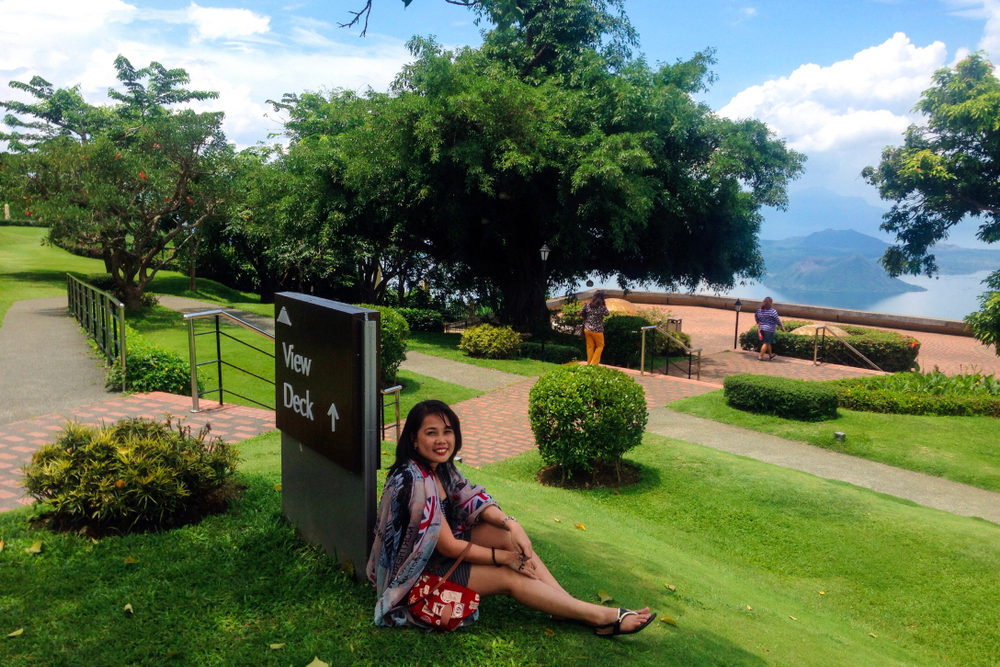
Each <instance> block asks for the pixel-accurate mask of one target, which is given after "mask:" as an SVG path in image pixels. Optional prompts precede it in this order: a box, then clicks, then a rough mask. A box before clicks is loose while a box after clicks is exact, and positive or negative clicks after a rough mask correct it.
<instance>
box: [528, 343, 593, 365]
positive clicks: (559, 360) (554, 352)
mask: <svg viewBox="0 0 1000 667" xmlns="http://www.w3.org/2000/svg"><path fill="white" fill-rule="evenodd" d="M519 351H520V354H521V356H522V357H527V358H528V359H538V360H540V361H548V362H551V363H553V364H567V363H569V362H571V361H579V360H580V359H583V357H584V356H585V355H584V354H581V352H580V349H579V348H578V347H576V346H572V345H558V344H554V343H546V344H545V353H544V355H543V354H542V344H541V343H532V342H529V343H521V346H520V348H519Z"/></svg>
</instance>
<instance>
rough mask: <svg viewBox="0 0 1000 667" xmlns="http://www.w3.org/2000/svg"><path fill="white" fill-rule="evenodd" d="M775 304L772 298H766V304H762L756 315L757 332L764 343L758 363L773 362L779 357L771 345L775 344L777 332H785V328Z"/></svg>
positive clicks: (762, 343)
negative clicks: (775, 333) (772, 360)
mask: <svg viewBox="0 0 1000 667" xmlns="http://www.w3.org/2000/svg"><path fill="white" fill-rule="evenodd" d="M773 304H774V301H773V300H772V299H771V297H767V298H765V299H764V302H763V303H761V304H760V308H758V309H757V312H756V313H755V314H754V319H756V320H757V331H758V333H759V335H760V339H761V341H762V342H761V346H760V354H759V355H758V356H757V361H765V360H766V361H771V359H774V358H775V357H776V356H778V355H776V354H774V353H773V352H771V344H772V343H773V342H774V332H775V330H776V329H781V330H782V331H784V330H785V327H784V326H783V325H782V324H781V318H779V317H778V311H776V310H775V309H774V308H772V305H773Z"/></svg>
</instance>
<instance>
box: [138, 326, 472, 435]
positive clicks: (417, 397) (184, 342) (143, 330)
mask: <svg viewBox="0 0 1000 667" xmlns="http://www.w3.org/2000/svg"><path fill="white" fill-rule="evenodd" d="M130 324H131V325H132V326H133V327H135V329H136V330H137V331H139V333H140V334H142V335H143V336H144V337H145V338H147V339H148V340H149V341H150V342H152V343H155V344H156V345H159V346H160V347H163V348H164V349H167V350H170V351H172V352H175V353H176V354H179V355H181V356H182V357H183V358H184V359H187V358H188V356H189V353H188V332H187V327H186V325H184V324H183V321H182V320H181V314H180V313H177V312H175V311H172V310H170V309H168V308H164V307H163V306H155V307H153V308H145V309H143V310H142V311H141V312H140V313H136V314H134V315H133V316H132V318H131V320H130ZM214 331H215V323H214V322H213V321H210V320H197V321H196V322H195V332H196V333H202V332H214ZM220 331H223V332H225V333H227V334H229V335H230V336H233V337H234V338H237V339H239V340H241V341H244V342H246V343H249V344H250V345H253V346H255V347H258V348H260V349H262V350H269V351H271V352H272V353H273V351H274V343H273V342H272V341H270V340H268V339H267V338H265V337H263V336H261V335H259V334H255V333H253V332H251V331H247V330H246V329H243V328H241V327H237V326H233V325H231V324H226V323H224V322H223V323H222V325H221V326H220ZM221 347H222V358H223V360H225V361H227V362H229V363H231V364H233V365H235V366H239V367H241V368H245V369H247V370H249V371H250V372H252V373H256V374H257V375H259V376H261V377H264V378H267V379H269V380H274V360H273V359H271V358H270V357H268V356H266V355H264V354H261V353H260V352H258V351H256V350H251V349H250V348H248V347H246V346H245V345H241V344H240V343H237V342H235V341H233V340H231V339H229V338H226V337H225V336H223V337H221ZM197 348H198V362H199V363H201V362H204V361H211V360H213V359H215V358H216V352H215V335H214V333H210V334H209V335H205V336H198V337H197ZM201 371H202V378H203V381H204V390H206V391H208V390H211V389H215V388H216V387H218V386H219V383H218V371H217V367H216V366H215V365H214V364H209V365H206V366H202V367H201ZM397 380H398V382H399V383H400V384H402V385H403V391H402V392H401V395H400V411H401V413H402V418H404V419H405V417H406V413H407V411H409V409H410V408H411V407H413V406H414V405H415V404H416V403H417V402H419V401H422V400H424V399H427V398H437V399H440V400H442V401H445V402H446V403H449V404H450V403H457V402H459V401H464V400H465V399H467V398H473V397H475V396H478V395H479V394H480V393H482V392H479V391H476V390H474V389H467V388H465V387H460V386H458V385H454V384H450V383H448V382H442V381H440V380H435V379H434V378H430V377H426V376H424V375H418V374H417V373H411V372H409V371H400V372H399V374H398V376H397ZM222 387H223V390H224V391H226V392H230V391H233V392H236V393H237V394H242V395H243V396H247V397H249V398H251V399H254V400H256V401H259V402H260V403H264V404H265V405H267V406H269V407H272V406H274V398H275V395H274V387H273V386H272V385H270V384H267V383H266V382H263V381H262V380H259V379H257V378H255V377H253V376H250V375H247V374H246V373H243V372H241V371H238V370H235V369H233V368H230V367H228V366H223V368H222ZM224 398H225V400H226V402H227V403H238V404H240V405H251V406H253V405H256V404H254V403H252V402H250V401H247V400H244V399H242V398H239V397H237V396H235V395H232V394H229V393H226V394H225V397H224ZM202 400H204V401H218V394H209V395H208V396H206V397H204V398H203V399H202ZM386 401H387V407H386V412H385V414H386V419H387V420H389V421H394V420H395V419H396V410H395V407H394V406H392V405H391V404H389V403H388V401H389V399H388V398H387V399H386ZM387 423H388V422H387Z"/></svg>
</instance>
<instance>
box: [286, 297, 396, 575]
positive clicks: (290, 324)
mask: <svg viewBox="0 0 1000 667" xmlns="http://www.w3.org/2000/svg"><path fill="white" fill-rule="evenodd" d="M274 310H275V337H274V345H275V354H274V357H275V359H274V363H275V374H274V377H275V391H276V403H275V406H276V415H275V422H276V425H277V427H278V429H279V430H280V431H281V486H282V492H281V506H282V510H283V511H284V513H285V515H286V516H287V517H288V519H289V520H290V521H291V522H292V523H293V524H294V525H295V527H296V528H297V529H298V531H299V534H300V535H301V536H302V537H303V539H305V540H306V541H307V542H310V543H312V544H318V545H320V546H322V547H323V549H324V550H325V551H326V552H327V553H328V554H330V555H331V556H332V557H333V558H334V559H335V560H336V561H337V562H343V563H344V564H345V565H346V564H347V563H348V562H350V563H351V564H352V565H353V567H354V571H355V573H356V574H357V575H358V576H362V575H363V571H364V563H365V561H366V560H367V558H368V552H369V550H370V549H371V543H372V538H373V534H374V530H375V519H376V517H375V515H376V511H377V502H378V498H377V489H376V477H375V474H376V470H378V468H379V465H380V463H381V461H380V459H381V457H380V453H381V450H380V439H379V433H378V423H379V419H378V409H379V405H378V399H379V391H378V376H379V325H380V313H379V312H378V311H374V310H367V309H365V308H357V307H355V306H350V305H347V304H343V303H338V302H336V301H329V300H327V299H319V298H316V297H312V296H308V295H305V294H297V293H293V292H282V293H280V294H276V295H275V299H274Z"/></svg>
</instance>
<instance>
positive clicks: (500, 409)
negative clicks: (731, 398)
mask: <svg viewBox="0 0 1000 667" xmlns="http://www.w3.org/2000/svg"><path fill="white" fill-rule="evenodd" d="M625 372H626V373H628V374H629V375H632V376H633V377H634V378H635V381H636V382H638V383H639V384H640V385H642V387H643V389H644V390H645V392H646V404H647V405H648V406H649V407H650V408H655V407H659V406H662V405H666V404H667V403H669V402H671V401H676V400H679V399H681V398H686V397H688V396H697V395H699V394H704V393H706V392H709V391H715V390H717V389H721V388H722V387H721V385H717V384H710V383H708V382H695V381H693V380H687V379H681V378H672V377H671V378H665V377H650V376H648V375H647V376H640V375H639V372H638V371H625ZM537 379H538V378H528V379H527V380H523V381H521V382H518V383H516V384H512V385H509V386H507V387H504V388H502V389H498V390H496V391H492V392H490V393H488V394H483V395H482V396H477V397H476V398H470V399H468V400H465V401H462V402H460V403H456V404H455V405H453V406H452V407H453V408H454V409H455V412H456V413H457V414H458V417H459V419H461V420H462V453H461V456H462V461H463V462H464V463H465V464H467V465H471V466H474V467H479V466H482V465H486V464H487V463H494V462H496V461H502V460H504V459H508V458H511V457H513V456H517V455H518V454H521V453H523V452H526V451H528V450H529V449H534V448H535V436H534V434H532V432H531V426H530V425H529V424H528V392H530V391H531V388H532V387H533V386H534V384H535V381H536V380H537Z"/></svg>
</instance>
